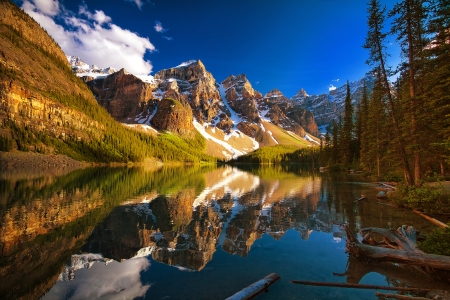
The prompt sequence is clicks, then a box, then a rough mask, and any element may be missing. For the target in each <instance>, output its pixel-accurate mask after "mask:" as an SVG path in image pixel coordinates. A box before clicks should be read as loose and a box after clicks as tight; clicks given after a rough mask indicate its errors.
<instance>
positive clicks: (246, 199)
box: [0, 166, 432, 299]
mask: <svg viewBox="0 0 450 300" xmlns="http://www.w3.org/2000/svg"><path fill="white" fill-rule="evenodd" d="M360 180H361V178H359V177H351V176H344V177H343V176H342V174H340V175H334V174H330V173H321V174H315V173H313V172H312V171H311V170H310V169H308V168H299V167H294V166H283V167H282V166H278V167H252V166H250V167H247V169H246V170H243V169H238V168H233V167H228V166H224V167H219V168H216V167H199V166H196V167H185V168H161V169H156V170H144V169H137V168H97V169H86V170H78V171H75V172H73V173H70V174H68V175H65V176H59V177H55V176H50V175H49V176H38V177H32V178H28V179H15V178H11V177H9V178H8V177H3V179H0V222H1V223H0V224H1V227H0V275H1V277H2V279H4V280H2V281H0V294H2V295H6V298H19V297H31V298H39V297H41V296H42V295H43V294H45V293H46V292H47V291H48V290H49V289H50V288H51V290H50V291H49V292H48V293H47V294H46V295H45V297H44V298H46V299H61V298H66V299H69V298H70V299H83V298H84V299H85V298H100V297H107V298H115V297H118V298H135V297H142V296H145V295H150V294H148V293H151V294H152V295H155V290H156V289H157V287H158V286H159V287H160V293H162V294H161V295H165V296H167V294H164V293H168V294H170V293H172V292H173V291H166V290H169V289H171V288H170V287H169V288H167V287H165V285H164V283H163V282H162V280H163V279H159V278H158V279H152V281H148V280H150V279H148V280H147V282H146V280H145V278H153V277H152V276H154V275H152V274H154V272H156V271H155V270H156V269H158V268H161V267H159V266H158V265H157V264H156V262H159V263H162V264H163V265H165V266H172V267H176V268H177V269H178V270H182V271H190V272H194V271H195V273H193V274H201V275H196V276H197V277H196V276H193V275H186V274H189V272H182V273H177V274H176V275H175V276H177V277H178V278H183V280H181V279H180V281H182V282H185V284H186V285H187V283H188V282H189V283H190V284H189V285H188V286H184V289H181V288H180V291H179V292H178V293H175V292H173V293H175V294H173V295H172V296H173V297H175V298H177V297H178V298H183V295H184V297H187V294H186V293H187V291H186V290H192V291H194V290H197V289H201V288H203V289H208V288H210V287H209V286H208V284H207V283H206V282H207V281H208V280H212V278H216V277H217V278H219V277H223V276H225V277H227V276H236V272H241V273H242V276H245V278H246V279H247V278H248V279H249V280H251V279H252V276H253V273H255V274H256V273H257V272H256V271H255V270H258V269H260V267H258V265H257V264H258V263H259V262H257V261H254V260H253V259H254V258H251V257H250V256H251V253H253V252H254V253H255V255H258V254H257V253H258V251H257V250H256V249H258V247H261V248H259V249H267V248H264V247H266V245H268V242H267V239H266V238H265V237H270V238H271V239H272V240H273V241H279V242H278V244H277V246H274V247H275V248H277V251H276V252H277V255H279V257H284V258H285V259H286V261H288V263H289V262H292V264H293V265H295V264H294V262H297V263H301V264H304V263H306V261H307V260H311V261H316V260H317V259H319V260H318V261H317V263H319V264H321V268H322V269H323V268H325V269H327V270H328V271H327V273H328V274H329V275H332V273H333V272H339V271H342V269H343V268H340V269H339V268H337V269H332V270H329V268H332V265H334V264H335V263H338V264H342V266H345V264H346V259H343V258H340V259H337V260H336V261H335V262H334V261H333V263H331V262H329V261H328V259H326V258H325V257H315V256H314V254H310V255H313V256H309V257H306V256H305V257H301V256H300V257H297V256H296V255H293V254H292V253H291V250H290V249H287V248H288V247H287V246H286V245H285V244H284V242H283V240H286V239H288V240H289V239H293V238H294V237H295V236H296V239H298V240H299V241H308V240H309V239H311V234H312V232H323V233H324V235H318V236H320V237H321V238H326V239H327V241H326V242H324V241H322V242H320V243H317V242H316V241H315V240H314V239H313V241H311V242H310V243H309V244H297V243H298V242H295V243H294V244H296V245H298V247H312V249H311V250H312V253H314V251H316V252H318V253H320V252H323V251H324V249H323V247H328V248H329V249H328V250H327V251H331V250H332V251H333V252H332V253H333V254H332V255H334V256H336V257H345V255H344V253H343V252H344V251H343V248H344V246H343V244H344V242H345V241H343V240H342V239H343V238H344V237H343V232H342V230H341V228H340V226H339V224H342V223H344V222H349V223H350V225H351V226H352V228H354V229H355V231H356V230H358V229H359V228H361V227H369V226H379V227H395V226H399V225H401V224H414V225H415V226H416V227H419V228H421V227H422V228H424V229H425V230H427V228H431V227H432V226H431V225H426V224H424V223H423V221H422V220H421V219H420V218H418V217H417V216H415V215H414V214H409V213H408V212H404V211H401V210H392V209H390V208H389V207H381V206H380V205H378V204H376V202H374V201H366V202H355V201H354V200H355V199H356V198H358V197H359V195H360V194H361V193H364V194H365V195H367V196H368V197H369V198H371V197H372V196H373V197H372V198H374V196H375V195H376V193H377V191H376V190H375V189H374V188H373V186H371V185H369V184H365V183H362V182H359V181H360ZM294 233H295V234H294ZM293 234H294V235H293ZM330 243H332V244H330ZM269 244H271V242H269ZM333 244H334V245H336V246H332V245H333ZM324 245H328V246H324ZM278 247H281V249H278ZM330 247H331V248H330ZM296 251H300V252H301V251H303V250H301V249H300V248H299V249H297V250H296ZM222 253H225V254H226V255H228V256H229V257H241V258H246V260H247V261H246V264H248V266H247V267H246V269H245V270H242V269H240V268H241V267H242V266H243V265H244V264H242V266H236V267H235V269H234V270H232V271H225V270H226V269H227V268H228V267H229V266H228V265H226V266H223V265H220V264H221V263H225V262H226V261H227V260H228V258H224V257H223V256H222ZM330 255H331V254H330ZM213 257H214V259H213ZM265 259H267V262H266V264H267V266H265V267H267V268H268V270H270V271H269V272H268V273H270V272H273V271H274V270H273V269H275V268H276V267H277V264H278V265H280V262H279V260H278V258H277V257H276V256H273V255H272V256H270V257H267V258H265ZM233 260H235V258H233ZM344 260H345V261H344ZM214 261H215V262H214ZM209 264H211V267H210V268H217V271H214V272H213V273H212V274H210V275H208V277H207V278H203V276H206V275H205V274H208V272H211V269H208V268H207V265H209ZM105 265H106V266H105ZM352 265H354V263H353V264H352ZM214 266H216V267H214ZM172 267H168V268H172ZM285 268H288V267H285ZM172 269H173V270H177V269H175V268H172ZM219 269H220V270H219ZM199 271H201V272H199ZM158 272H161V274H169V273H170V272H172V271H170V270H169V269H162V270H160V271H158ZM222 272H225V273H222ZM226 272H232V273H233V274H229V273H226ZM264 272H265V271H264ZM352 272H353V271H351V269H349V270H348V272H347V273H346V274H350V273H352ZM182 274H185V275H182ZM292 274H294V273H292ZM292 274H291V275H290V276H292ZM311 274H314V272H312V273H311ZM380 274H383V275H385V274H384V273H380ZM265 275H267V274H263V275H262V276H261V277H263V276H265ZM198 276H200V277H202V280H200V281H195V280H196V279H195V278H198ZM311 276H314V275H311ZM162 277H163V276H162ZM237 277H238V276H236V278H237ZM353 277H354V276H353ZM353 277H352V276H349V277H347V280H348V278H350V279H351V278H353ZM24 278H25V280H24ZM355 278H356V277H355ZM256 279H259V278H256ZM288 279H300V278H286V280H288ZM218 280H219V279H218ZM351 280H353V279H351ZM358 280H360V279H358ZM56 282H57V284H56V285H55V283H56ZM250 283H251V282H250ZM153 284H154V285H155V287H153ZM177 284H180V283H179V282H177ZM222 284H228V285H230V286H229V288H230V289H232V290H231V293H230V291H229V292H228V293H227V294H224V296H227V295H228V296H229V295H231V294H233V293H234V292H235V291H236V290H239V289H240V288H241V286H240V284H241V283H240V282H234V281H227V282H226V283H222ZM52 286H53V288H52ZM284 289H285V288H284ZM297 289H298V287H297ZM162 290H164V292H161V291H162ZM150 291H151V292H150ZM192 293H194V292H192ZM205 295H206V296H204V298H211V297H210V296H211V295H215V296H217V293H216V294H214V293H212V294H211V293H210V294H205ZM208 295H209V296H208ZM196 298H202V297H197V296H196Z"/></svg>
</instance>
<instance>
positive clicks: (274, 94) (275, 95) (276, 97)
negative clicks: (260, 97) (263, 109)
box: [264, 88, 289, 103]
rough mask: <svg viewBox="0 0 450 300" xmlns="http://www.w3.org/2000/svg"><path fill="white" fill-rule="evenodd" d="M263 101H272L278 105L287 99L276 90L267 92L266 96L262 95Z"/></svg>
mask: <svg viewBox="0 0 450 300" xmlns="http://www.w3.org/2000/svg"><path fill="white" fill-rule="evenodd" d="M264 100H268V101H272V102H275V103H280V102H284V103H286V102H288V101H289V99H288V98H286V96H284V94H283V93H282V92H280V90H278V89H277V88H275V89H273V90H271V91H269V92H268V93H267V94H265V95H264Z"/></svg>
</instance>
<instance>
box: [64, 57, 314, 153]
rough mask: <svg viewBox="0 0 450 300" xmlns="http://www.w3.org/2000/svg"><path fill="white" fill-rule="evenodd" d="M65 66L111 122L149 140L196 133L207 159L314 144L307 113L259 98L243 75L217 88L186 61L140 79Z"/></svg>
mask: <svg viewBox="0 0 450 300" xmlns="http://www.w3.org/2000/svg"><path fill="white" fill-rule="evenodd" d="M68 60H69V62H70V63H71V65H72V68H73V70H74V72H75V73H76V74H77V75H78V76H80V77H83V79H84V81H85V82H86V83H87V85H88V86H89V88H90V89H91V90H92V92H93V93H94V95H95V96H96V98H97V101H98V102H99V104H101V105H102V106H104V107H105V108H106V109H107V110H108V112H109V113H110V114H111V115H112V116H113V117H114V118H115V119H117V120H119V121H121V122H123V123H126V124H127V125H128V126H130V127H135V128H138V129H142V130H145V131H147V132H148V133H151V134H157V133H158V132H159V131H170V132H174V133H177V134H181V135H184V136H189V135H191V136H192V134H193V132H195V129H196V130H197V131H199V132H200V133H201V134H202V135H203V136H204V137H205V138H206V140H207V143H208V145H209V146H208V147H207V151H208V154H210V155H213V156H216V157H220V158H224V159H232V158H236V157H238V156H240V155H243V154H246V153H249V152H252V151H254V150H255V149H258V148H259V147H263V146H270V145H276V144H279V143H281V144H289V145H292V144H294V145H297V146H299V147H308V146H315V145H317V144H318V140H315V138H314V136H317V134H318V132H317V125H316V123H315V121H314V116H313V115H312V114H311V113H310V112H308V111H306V110H305V109H303V108H301V107H300V105H293V104H292V101H290V100H289V99H288V98H286V97H285V96H284V95H283V94H282V93H281V92H280V91H278V90H276V89H274V90H273V91H271V92H269V93H268V94H267V95H265V97H263V96H262V95H261V93H260V92H258V91H256V90H254V89H253V87H252V86H251V84H250V82H249V81H248V80H247V78H246V76H245V74H240V75H238V76H233V75H231V76H229V77H228V78H226V79H225V80H223V81H222V82H220V83H218V82H217V81H216V79H215V78H214V77H213V75H212V74H211V73H210V72H208V71H207V70H206V68H205V66H204V65H203V63H202V62H201V61H200V60H190V61H187V62H183V63H181V64H179V65H178V66H176V67H173V68H169V69H164V70H161V71H159V72H157V73H156V74H155V75H154V77H152V76H147V78H143V77H142V76H135V75H133V74H129V73H128V72H127V71H126V70H124V69H122V70H120V71H118V72H115V73H112V74H104V73H101V72H100V69H98V68H97V69H95V68H93V67H92V66H88V65H87V64H86V63H84V62H83V61H82V60H81V59H79V58H77V57H68ZM93 73H94V74H96V75H98V76H92V74H93ZM146 79H147V80H146ZM168 99H173V100H168Z"/></svg>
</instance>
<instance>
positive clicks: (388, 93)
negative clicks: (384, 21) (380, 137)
mask: <svg viewBox="0 0 450 300" xmlns="http://www.w3.org/2000/svg"><path fill="white" fill-rule="evenodd" d="M376 31H378V28H376ZM377 50H378V55H379V57H381V58H382V59H381V61H380V66H381V75H382V79H383V85H384V88H385V91H386V97H387V99H388V103H389V107H390V110H391V111H390V113H391V120H392V125H393V126H394V131H395V135H396V136H397V138H398V139H399V147H400V152H401V156H402V160H403V170H404V173H405V180H406V182H407V183H408V185H413V183H414V180H413V178H412V175H411V170H410V167H409V162H408V157H407V155H406V148H405V141H404V139H403V136H402V134H401V132H400V127H399V125H398V123H397V118H396V117H395V109H394V101H393V99H392V95H391V89H390V88H389V81H388V79H387V74H386V68H385V66H384V58H383V57H384V56H383V51H382V47H381V44H380V41H379V40H378V41H377Z"/></svg>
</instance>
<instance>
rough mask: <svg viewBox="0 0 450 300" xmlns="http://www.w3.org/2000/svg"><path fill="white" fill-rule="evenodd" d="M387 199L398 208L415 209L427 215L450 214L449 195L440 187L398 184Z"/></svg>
mask: <svg viewBox="0 0 450 300" xmlns="http://www.w3.org/2000/svg"><path fill="white" fill-rule="evenodd" d="M389 199H391V200H393V202H394V203H396V204H397V205H399V206H403V207H408V208H411V209H417V210H420V211H423V212H424V213H427V214H445V215H447V214H450V194H449V193H448V192H446V191H445V189H444V188H442V187H435V186H429V185H424V186H421V187H416V186H408V185H406V184H399V185H398V186H397V189H396V191H395V192H393V193H391V194H389Z"/></svg>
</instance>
